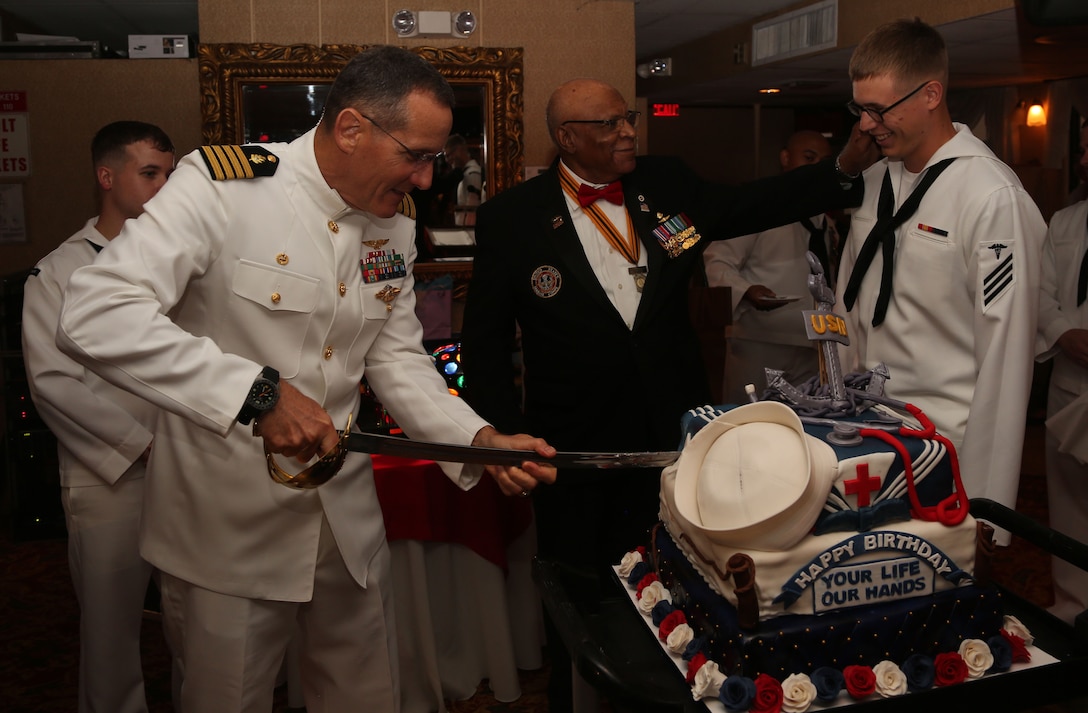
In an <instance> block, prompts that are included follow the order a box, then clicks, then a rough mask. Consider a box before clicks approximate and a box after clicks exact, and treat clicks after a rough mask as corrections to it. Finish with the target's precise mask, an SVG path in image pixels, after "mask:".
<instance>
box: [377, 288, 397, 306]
mask: <svg viewBox="0 0 1088 713" xmlns="http://www.w3.org/2000/svg"><path fill="white" fill-rule="evenodd" d="M399 294H400V288H399V287H393V286H392V285H386V286H385V287H383V288H381V289H380V290H378V291H377V292H375V293H374V296H375V297H376V298H378V299H379V300H381V301H382V302H384V303H385V311H386V312H392V311H393V300H395V299H397V295H399Z"/></svg>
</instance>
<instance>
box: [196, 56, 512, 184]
mask: <svg viewBox="0 0 1088 713" xmlns="http://www.w3.org/2000/svg"><path fill="white" fill-rule="evenodd" d="M364 49H366V47H365V46H362V45H321V46H316V45H276V44H267V43H258V44H244V43H226V44H201V45H199V46H198V48H197V56H198V60H199V72H200V93H201V98H200V107H201V117H202V122H203V124H202V135H203V141H204V143H205V144H209V145H211V144H238V143H246V142H253V141H284V140H290V139H291V138H294V136H296V135H298V134H301V133H303V132H305V131H307V130H309V129H310V128H311V127H312V126H313V125H315V124H316V123H317V120H318V118H320V107H321V106H322V105H323V104H324V94H325V93H327V89H328V85H331V84H332V82H333V80H334V79H335V78H336V75H337V74H338V73H339V72H340V69H341V68H342V67H343V66H344V65H345V64H347V62H348V60H350V59H351V58H352V57H353V56H355V55H356V54H358V53H359V52H361V51H362V50H364ZM410 49H411V51H413V52H416V53H417V54H419V55H421V56H422V57H423V58H424V59H426V60H428V61H429V62H431V63H432V64H433V65H435V67H437V68H438V70H439V71H440V72H441V73H442V75H443V76H445V77H446V79H447V81H449V83H450V85H451V86H452V87H453V89H454V92H455V93H456V95H457V101H458V103H459V106H460V103H461V102H464V103H465V105H464V106H463V107H461V109H460V110H459V111H457V112H456V113H455V119H454V121H455V124H454V132H455V133H462V134H463V135H467V136H466V138H469V139H470V141H472V142H473V143H474V148H475V149H476V150H477V151H478V152H479V156H480V159H481V160H480V163H481V165H482V167H483V171H484V175H485V176H486V181H487V193H488V194H489V195H495V194H497V193H500V192H502V191H503V190H505V189H507V188H509V187H510V186H512V185H514V184H515V183H517V182H519V181H520V179H521V172H522V165H523V155H524V144H523V124H522V112H523V109H522V106H523V104H522V102H523V95H522V50H521V48H496V47H449V48H435V47H414V48H410ZM477 102H478V103H477ZM266 108H267V109H269V111H262V109H266ZM476 122H479V123H478V124H477V123H476Z"/></svg>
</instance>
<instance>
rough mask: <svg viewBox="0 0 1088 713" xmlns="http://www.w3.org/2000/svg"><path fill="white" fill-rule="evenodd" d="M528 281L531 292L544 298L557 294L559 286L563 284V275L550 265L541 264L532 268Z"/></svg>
mask: <svg viewBox="0 0 1088 713" xmlns="http://www.w3.org/2000/svg"><path fill="white" fill-rule="evenodd" d="M530 283H531V284H532V287H533V294H534V295H536V296H537V297H540V298H541V299H545V300H546V299H548V298H550V297H555V296H556V295H557V294H559V288H560V287H562V286H563V276H562V275H561V274H559V270H557V269H555V268H554V267H552V266H551V265H541V266H540V267H538V268H537V269H535V270H533V276H532V278H531V279H530Z"/></svg>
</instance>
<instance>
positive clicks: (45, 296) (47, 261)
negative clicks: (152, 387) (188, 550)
mask: <svg viewBox="0 0 1088 713" xmlns="http://www.w3.org/2000/svg"><path fill="white" fill-rule="evenodd" d="M97 222H98V218H97V217H94V218H91V219H90V220H88V221H87V223H86V225H84V226H83V229H82V230H80V231H79V232H78V233H76V234H75V235H73V236H72V237H70V238H68V239H67V240H66V241H64V242H63V243H61V245H60V246H59V247H57V249H56V250H54V251H53V252H51V253H49V254H48V255H46V256H45V257H44V258H42V260H41V261H40V262H39V263H38V265H37V267H36V270H37V274H34V275H32V276H31V277H29V278H28V279H27V281H26V285H25V286H24V288H23V289H24V300H23V358H24V361H25V362H26V368H27V377H28V379H27V380H28V382H29V385H30V395H31V398H33V400H34V407H35V408H36V409H37V410H38V413H39V414H41V417H42V420H43V421H45V424H46V425H47V426H49V430H51V431H52V432H53V433H54V434H55V435H56V436H57V455H58V458H59V462H60V484H61V487H64V488H76V487H84V486H91V485H112V484H113V483H115V482H117V480H118V479H119V478H120V477H121V476H122V475H125V474H126V473H127V478H128V479H129V480H135V479H137V478H142V477H143V476H144V464H143V463H142V462H140V461H139V457H140V456H141V455H142V454H143V452H144V450H145V449H146V448H147V445H148V444H149V443H150V442H151V427H152V426H153V425H154V422H155V411H156V409H155V407H153V406H152V405H151V404H149V403H148V402H147V401H144V400H143V399H141V398H138V397H137V396H134V395H133V394H131V393H129V392H128V391H125V390H124V389H119V388H117V387H116V386H114V385H113V384H110V383H109V382H107V381H103V380H102V379H101V378H100V377H99V376H97V375H96V374H94V373H93V372H91V371H90V370H88V369H87V368H85V367H84V366H83V365H81V364H79V363H77V362H74V361H72V360H71V359H70V358H69V357H67V356H66V355H64V354H63V353H61V352H60V351H58V350H57V347H56V341H55V335H56V333H57V318H58V316H59V315H60V309H61V304H62V303H63V300H64V288H65V285H67V284H68V278H69V277H70V276H71V274H72V273H73V272H74V271H75V270H76V269H78V268H80V267H83V266H84V265H89V264H91V263H92V262H94V259H95V257H96V256H97V254H98V251H97V250H95V248H94V245H97V246H98V247H99V249H101V248H104V247H105V246H106V245H108V244H109V241H108V240H107V239H106V238H105V237H103V235H102V234H101V233H99V232H98V230H97V229H95V227H94V226H95V224H96V223H97ZM92 243H93V244H94V245H92Z"/></svg>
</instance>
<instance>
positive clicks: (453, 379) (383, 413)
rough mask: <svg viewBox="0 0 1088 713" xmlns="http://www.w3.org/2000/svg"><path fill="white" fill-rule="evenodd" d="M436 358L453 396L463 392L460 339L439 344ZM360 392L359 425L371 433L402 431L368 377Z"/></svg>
mask: <svg viewBox="0 0 1088 713" xmlns="http://www.w3.org/2000/svg"><path fill="white" fill-rule="evenodd" d="M431 357H433V358H434V365H435V368H436V369H438V373H439V374H441V375H442V377H443V378H444V379H445V380H446V387H447V388H448V389H449V390H450V393H451V394H453V395H454V396H460V395H461V391H462V390H463V389H464V388H465V373H464V370H463V369H462V368H461V343H460V342H454V343H452V344H446V345H443V346H440V347H438V348H437V349H435V350H434V351H432V352H431ZM359 393H360V395H361V397H362V398H361V399H360V403H359V416H358V418H356V419H355V421H356V423H358V424H359V428H360V429H361V430H363V431H367V432H369V433H385V434H389V435H399V434H402V433H403V431H402V430H401V428H400V426H398V425H397V422H396V420H395V419H394V418H393V416H392V415H391V414H390V413H389V412H388V411H387V410H386V409H385V407H384V406H383V405H382V402H381V401H379V400H378V395H377V394H375V393H374V389H372V388H370V384H368V383H367V381H366V377H363V382H362V383H361V384H360V385H359Z"/></svg>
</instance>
